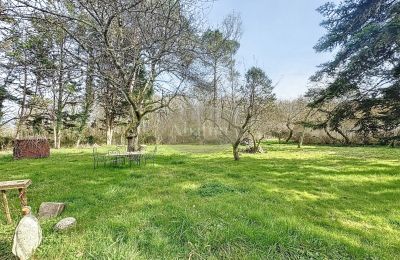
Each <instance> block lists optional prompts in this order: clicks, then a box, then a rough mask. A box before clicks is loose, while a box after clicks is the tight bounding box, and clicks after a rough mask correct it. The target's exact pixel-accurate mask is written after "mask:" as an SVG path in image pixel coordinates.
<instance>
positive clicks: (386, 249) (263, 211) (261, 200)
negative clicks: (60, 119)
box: [0, 144, 400, 259]
mask: <svg viewBox="0 0 400 260" xmlns="http://www.w3.org/2000/svg"><path fill="white" fill-rule="evenodd" d="M264 148H266V150H268V152H267V153H265V154H259V155H243V156H242V160H241V161H240V162H235V161H233V160H232V155H231V150H230V147H229V146H195V145H193V146H191V145H177V146H161V147H159V151H160V152H159V154H158V156H157V160H156V163H155V165H154V166H153V165H152V164H149V165H147V166H140V167H138V166H132V168H129V167H119V168H112V167H100V168H99V169H96V170H95V171H94V170H93V166H92V157H91V150H90V149H83V150H74V149H62V150H59V151H56V150H52V154H51V157H50V158H47V159H37V160H21V161H14V160H13V159H12V157H11V155H10V154H2V155H0V180H11V179H25V178H30V179H32V181H33V184H32V186H31V187H30V189H29V191H28V199H29V204H30V205H31V206H32V208H33V210H34V212H37V210H38V207H39V205H40V203H41V202H43V201H56V202H58V201H59V202H65V203H67V208H66V210H65V211H64V213H63V214H62V216H60V217H59V218H57V219H52V220H47V221H45V222H42V228H43V236H44V238H43V243H42V245H41V246H40V248H39V249H38V251H37V252H36V259H181V258H183V259H224V258H225V259H396V258H397V259H398V257H399V254H400V149H390V148H386V147H328V146H305V147H303V148H301V149H297V148H296V147H295V146H294V145H278V144H266V145H265V146H264ZM149 149H150V150H151V149H152V148H151V147H150V148H149ZM9 199H10V201H11V204H12V205H11V209H12V213H13V218H14V219H15V220H16V219H18V218H19V204H18V199H17V194H16V193H10V194H9ZM68 216H73V217H75V218H76V219H77V221H78V225H77V227H76V228H75V229H73V230H70V231H67V232H64V233H56V232H54V231H53V225H54V224H55V223H56V222H57V221H58V220H60V219H61V218H63V217H68ZM0 223H1V224H0V259H10V258H11V257H12V255H11V244H12V236H13V229H14V228H15V225H13V226H7V225H5V218H4V214H1V215H0Z"/></svg>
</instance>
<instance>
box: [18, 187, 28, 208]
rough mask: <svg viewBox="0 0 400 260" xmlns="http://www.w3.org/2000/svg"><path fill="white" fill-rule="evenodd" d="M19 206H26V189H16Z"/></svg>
mask: <svg viewBox="0 0 400 260" xmlns="http://www.w3.org/2000/svg"><path fill="white" fill-rule="evenodd" d="M18 191H19V199H20V201H21V207H25V206H28V198H27V197H26V189H18Z"/></svg>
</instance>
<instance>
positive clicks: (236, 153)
mask: <svg viewBox="0 0 400 260" xmlns="http://www.w3.org/2000/svg"><path fill="white" fill-rule="evenodd" d="M232 147H233V149H232V150H233V159H234V160H235V161H239V160H240V155H239V145H233V146H232Z"/></svg>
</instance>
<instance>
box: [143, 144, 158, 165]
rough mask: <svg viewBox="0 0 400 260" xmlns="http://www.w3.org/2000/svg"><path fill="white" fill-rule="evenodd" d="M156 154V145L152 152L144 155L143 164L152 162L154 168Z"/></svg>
mask: <svg viewBox="0 0 400 260" xmlns="http://www.w3.org/2000/svg"><path fill="white" fill-rule="evenodd" d="M156 154H157V145H156V146H155V147H154V150H153V151H152V152H150V153H146V154H144V164H147V161H152V162H153V166H154V165H155V162H156Z"/></svg>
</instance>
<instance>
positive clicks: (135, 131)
mask: <svg viewBox="0 0 400 260" xmlns="http://www.w3.org/2000/svg"><path fill="white" fill-rule="evenodd" d="M139 134H140V121H138V122H135V123H133V124H131V125H130V126H129V127H128V129H127V131H126V138H127V139H128V148H127V151H128V152H135V151H139Z"/></svg>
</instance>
